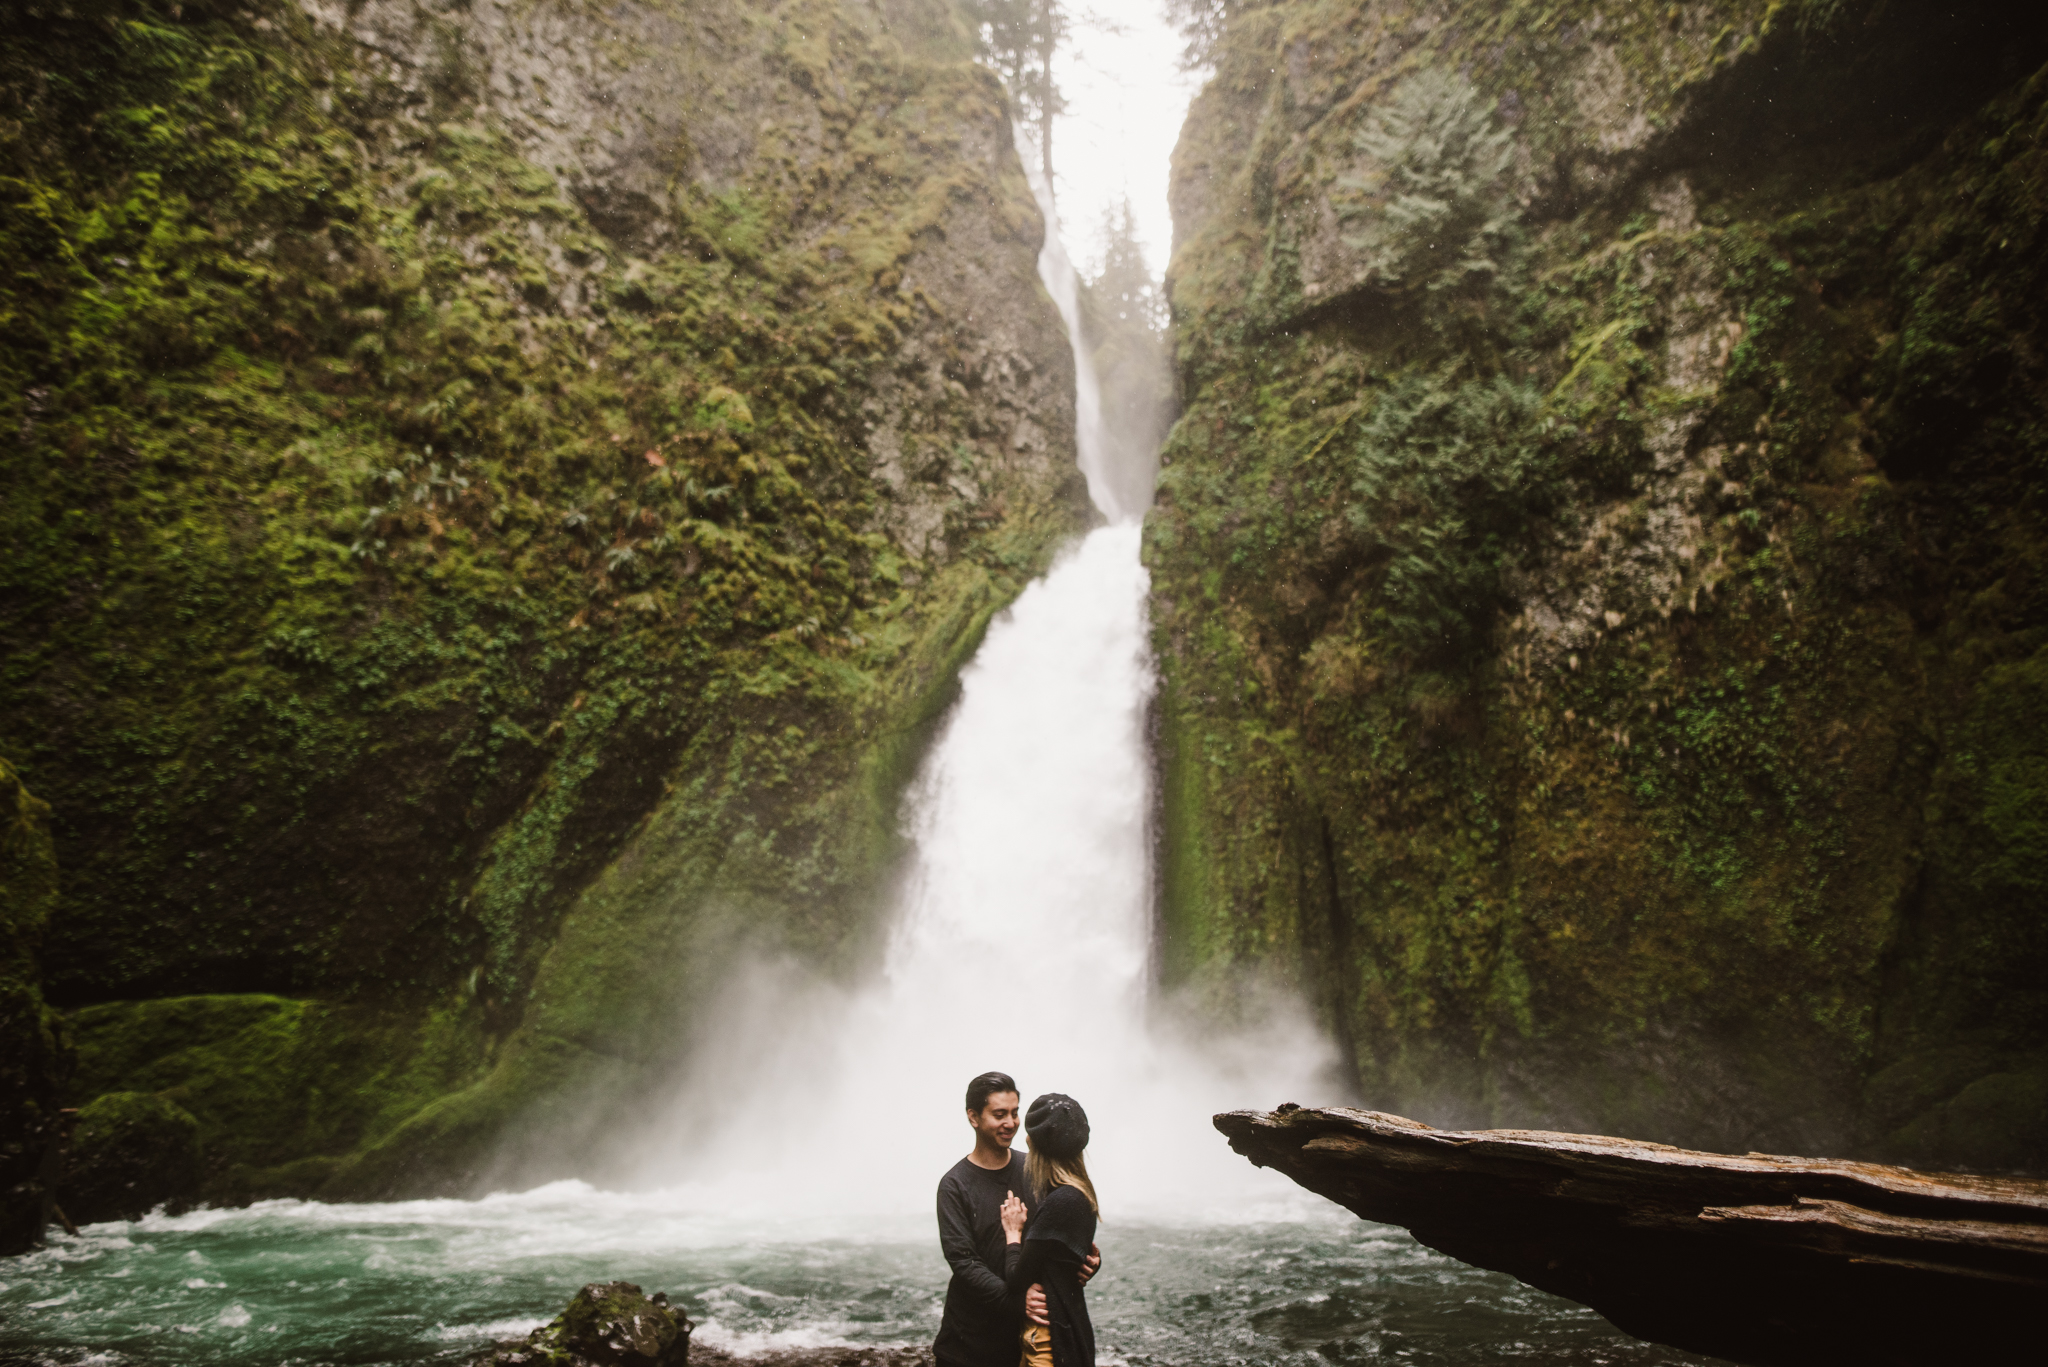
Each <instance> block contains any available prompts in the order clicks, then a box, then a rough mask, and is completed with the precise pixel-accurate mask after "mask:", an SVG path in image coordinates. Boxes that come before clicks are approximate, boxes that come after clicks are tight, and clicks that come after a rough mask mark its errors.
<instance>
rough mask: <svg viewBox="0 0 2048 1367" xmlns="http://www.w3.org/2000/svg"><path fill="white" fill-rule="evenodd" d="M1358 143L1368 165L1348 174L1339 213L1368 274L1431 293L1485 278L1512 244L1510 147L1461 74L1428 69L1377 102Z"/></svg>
mask: <svg viewBox="0 0 2048 1367" xmlns="http://www.w3.org/2000/svg"><path fill="white" fill-rule="evenodd" d="M1356 146H1357V148H1358V150H1359V151H1361V152H1363V153H1364V154H1365V155H1366V156H1367V157H1369V158H1370V159H1371V163H1372V166H1373V170H1372V171H1369V172H1368V173H1366V174H1364V175H1355V176H1344V177H1341V178H1340V179H1339V180H1338V182H1337V183H1338V185H1339V186H1340V187H1341V188H1342V189H1344V190H1348V191H1350V192H1351V197H1348V198H1346V197H1340V198H1339V200H1338V203H1337V215H1338V218H1339V219H1340V220H1342V221H1343V222H1345V223H1347V224H1354V223H1355V224H1358V225H1360V226H1359V227H1358V228H1357V230H1356V231H1355V232H1350V233H1347V234H1346V235H1345V237H1344V243H1345V245H1346V246H1348V247H1350V248H1352V249H1353V250H1354V251H1358V252H1361V253H1363V254H1364V255H1365V258H1366V264H1367V269H1368V271H1369V273H1370V277H1369V278H1371V279H1373V280H1375V281H1376V282H1378V283H1379V284H1381V285H1383V286H1386V287H1389V288H1394V289H1414V288H1421V289H1424V290H1427V291H1429V292H1431V293H1436V292H1439V291H1443V290H1448V289H1455V288H1457V287H1459V286H1462V285H1466V284H1471V283H1483V282H1485V281H1488V280H1491V279H1492V278H1493V277H1494V276H1495V275H1496V274H1498V273H1499V271H1500V268H1501V263H1502V262H1503V260H1504V259H1505V257H1506V254H1507V252H1508V251H1509V250H1510V249H1511V248H1512V245H1513V237H1514V232H1515V223H1516V211H1515V205H1514V201H1513V199H1512V198H1511V197H1510V195H1509V193H1508V177H1507V172H1508V167H1509V166H1510V165H1511V164H1512V163H1513V161H1514V157H1515V152H1514V144H1513V141H1512V139H1511V138H1510V137H1509V135H1508V132H1507V130H1506V129H1504V128H1500V127H1497V126H1496V123H1495V120H1494V116H1493V113H1492V110H1491V108H1490V106H1489V104H1488V102H1487V101H1486V100H1485V99H1484V98H1483V97H1482V96H1481V95H1480V93H1479V90H1478V88H1477V87H1475V86H1474V85H1473V84H1472V83H1471V82H1470V81H1468V80H1466V79H1464V78H1463V77H1462V76H1458V75H1456V74H1453V73H1450V72H1441V71H1424V72H1420V73H1418V74H1416V75H1414V76H1410V77H1409V78H1408V79H1407V80H1405V81H1403V82H1402V83H1401V84H1400V85H1399V86H1397V87H1395V89H1394V92H1393V94H1392V95H1391V96H1389V97H1388V99H1387V100H1386V102H1385V103H1383V104H1379V105H1376V106H1374V108H1373V109H1372V112H1371V113H1370V114H1369V115H1368V117H1367V120H1366V125H1365V127H1364V128H1363V129H1361V130H1360V131H1359V134H1358V137H1357V139H1356Z"/></svg>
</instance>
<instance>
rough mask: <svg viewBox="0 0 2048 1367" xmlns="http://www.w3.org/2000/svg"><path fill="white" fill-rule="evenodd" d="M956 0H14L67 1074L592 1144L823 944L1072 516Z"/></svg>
mask: <svg viewBox="0 0 2048 1367" xmlns="http://www.w3.org/2000/svg"><path fill="white" fill-rule="evenodd" d="M973 51H974V45H973V40H972V36H971V33H970V31H969V29H968V28H967V27H966V25H965V24H964V22H963V21H962V19H961V17H960V15H959V13H958V12H957V11H956V7H955V6H954V5H952V4H951V3H949V0H878V2H877V3H869V2H868V0H845V2H844V3H842V2H841V0H771V2H770V3H764V4H758V5H756V4H750V5H744V6H734V5H730V4H725V3H715V2H713V0H704V2H702V3H699V2H698V0H650V2H649V3H630V2H629V3H625V4H617V5H612V4H608V5H603V6H586V5H564V4H540V5H533V4H525V3H498V0H477V2H476V3H471V0H445V2H443V0H369V2H368V3H354V2H353V0H351V3H345V4H344V3H326V2H325V0H308V3H305V4H303V5H301V4H295V3H288V2H287V0H251V2H250V3H239V2H237V3H226V2H225V0H218V2H217V0H178V2H177V3H173V0H83V3H78V2H76V0H73V2H72V3H66V4H41V3H29V4H23V5H14V6H9V7H7V8H6V10H5V12H4V14H0V158H4V160H5V161H6V164H7V166H8V168H9V169H8V172H7V184H8V186H10V187H12V188H10V189H8V190H7V192H6V194H5V195H4V196H0V294H4V297H5V301H6V308H7V318H8V325H7V327H6V328H5V329H4V330H0V333H4V336H0V374H4V375H5V376H6V383H5V384H4V385H0V434H4V436H0V545H4V546H5V548H6V549H5V551H4V552H0V755H4V756H5V757H6V759H7V760H8V761H10V762H12V763H14V764H16V765H18V766H19V768H20V770H21V773H22V775H23V777H24V779H25V781H26V782H27V783H28V785H29V787H30V788H31V789H33V790H34V791H35V792H36V794H37V796H38V797H39V798H41V799H42V800H43V801H45V802H47V803H48V804H49V805H50V809H51V819H50V823H49V826H50V831H51V834H52V835H53V837H54V839H55V842H56V849H57V854H58V857H59V859H60V860H61V861H62V863H63V866H64V868H65V881H64V883H63V886H62V890H61V900H60V901H59V902H58V903H57V905H56V906H55V907H54V909H53V910H52V912H51V914H50V915H49V917H48V929H47V933H46V936H45V940H44V945H43V949H42V959H41V965H42V970H43V975H44V976H43V983H42V985H43V987H44V989H45V990H46V991H47V994H48V996H49V1000H50V1001H51V1002H53V1003H55V1004H57V1005H58V1006H60V1007H62V1008H64V1009H67V1010H71V1011H74V1012H78V1013H79V1025H80V1028H81V1031H82V1033H83V1034H84V1035H85V1036H86V1037H87V1038H88V1040H89V1043H88V1047H87V1054H88V1066H87V1067H86V1069H85V1070H84V1075H85V1076H89V1078H90V1081H89V1084H86V1083H81V1085H82V1086H89V1088H90V1090H86V1091H83V1092H82V1093H81V1094H79V1095H75V1096H73V1097H71V1098H70V1100H72V1101H74V1102H85V1101H90V1100H91V1099H92V1097H93V1096H94V1095H97V1094H98V1093H100V1092H117V1091H144V1092H162V1091H175V1092H176V1093H177V1094H178V1095H180V1096H182V1097H186V1098H188V1099H189V1107H190V1111H191V1114H192V1115H193V1116H194V1118H195V1119H196V1120H197V1121H198V1123H199V1125H200V1128H201V1132H202V1136H203V1138H204V1140H205V1151H206V1162H207V1165H208V1172H207V1178H206V1180H207V1184H208V1190H209V1192H212V1193H213V1194H215V1195H219V1196H223V1197H233V1198H241V1197H247V1196H251V1195H259V1194H263V1193H266V1192H292V1193H296V1194H311V1193H313V1192H316V1191H328V1192H331V1193H333V1194H342V1193H349V1194H389V1193H396V1192H402V1191H422V1190H429V1189H432V1190H457V1189H463V1188H465V1187H466V1186H467V1185H468V1184H471V1183H473V1182H478V1181H482V1180H484V1179H483V1178H482V1176H481V1174H482V1173H483V1172H484V1171H485V1169H486V1168H489V1167H491V1166H492V1165H493V1164H494V1163H495V1164H498V1165H499V1169H500V1171H499V1175H500V1176H501V1177H503V1178H504V1180H522V1178H524V1179H531V1178H535V1177H538V1176H540V1175H541V1174H543V1173H545V1172H559V1171H561V1170H563V1166H564V1165H565V1164H568V1163H570V1162H572V1161H573V1162H575V1163H577V1164H580V1165H582V1166H584V1167H588V1166H589V1165H590V1164H591V1163H592V1162H597V1163H598V1164H599V1165H600V1166H601V1162H602V1160H601V1157H600V1158H597V1159H593V1157H592V1155H593V1153H595V1152H597V1151H598V1150H600V1149H601V1148H602V1143H603V1141H604V1140H605V1139H606V1138H607V1137H609V1136H615V1135H617V1134H619V1133H620V1132H621V1129H622V1127H621V1125H620V1124H619V1123H618V1117H617V1116H616V1115H615V1114H613V1113H612V1111H611V1110H610V1109H609V1108H610V1107H611V1106H612V1105H613V1104H614V1102H616V1101H617V1100H618V1099H619V1098H621V1097H635V1096H638V1095H641V1094H643V1093H644V1092H645V1090H646V1089H647V1088H648V1087H650V1086H653V1085H656V1084H657V1082H658V1079H659V1072H660V1069H661V1068H663V1067H665V1066H666V1065H667V1064H668V1063H669V1061H670V1060H672V1059H673V1058H674V1057H675V1056H676V1055H677V1053H678V1052H687V1048H688V1039H689V1034H690V1031H691V1029H692V1028H693V1026H692V1022H693V1021H694V1020H696V1019H697V1015H696V1013H695V1012H696V1004H697V1000H698V997H699V996H700V995H701V994H702V993H704V992H707V991H709V990H712V989H714V988H715V987H716V986H717V984H719V983H720V982H721V981H723V980H725V978H726V976H727V974H728V970H729V968H730V966H731V964H732V962H733V959H734V957H735V956H736V955H739V954H742V953H746V952H758V953H760V954H762V955H764V956H768V957H774V958H788V959H791V960H794V961H796V962H800V963H803V964H807V965H809V966H811V967H813V968H815V969H816V970H817V971H819V972H828V973H829V972H835V971H842V970H844V969H845V968H846V967H847V966H848V965H849V964H850V963H851V962H852V961H853V960H854V958H856V957H857V956H858V955H859V954H860V953H861V952H862V949H863V946H864V945H865V944H866V943H867V942H866V940H865V938H864V936H865V933H866V931H867V930H868V928H869V927H870V925H871V922H872V917H873V913H874V912H875V909H876V908H877V906H878V905H880V900H881V896H882V894H881V892H880V889H881V888H882V887H883V886H884V885H885V883H886V879H887V876H888V873H889V870H890V868H891V866H892V861H893V860H894V858H895V857H896V855H897V853H898V845H899V837H898V831H897V826H896V819H895V818H896V801H897V797H898V794H899V793H900V791H901V788H902V786H903V784H904V783H905V782H906V781H907V780H908V778H909V776H910V773H911V772H912V768H913V765H914V763H915V759H916V756H917V755H918V753H919V751H920V749H921V746H922V744H923V742H924V738H925V737H926V736H927V735H928V734H929V732H930V729H931V727H932V726H933V725H935V723H936V719H937V718H938V717H939V716H940V715H941V714H942V713H943V711H944V709H945V706H946V705H947V703H948V701H949V700H950V698H951V696H952V694H951V689H952V687H953V680H954V677H955V673H956V671H957V669H958V667H959V666H960V664H961V663H962V662H963V661H964V660H965V658H966V657H967V656H968V654H969V653H971V651H972V649H973V647H974V645H975V643H976V641H977V640H978V639H979V635H980V632H981V630H982V629H983V627H984V625H985V624H986V622H987V621H988V619H989V617H990V616H991V615H992V614H993V613H995V612H996V611H998V610H1000V608H1001V607H1002V606H1003V605H1004V604H1006V603H1007V602H1008V601H1009V599H1010V598H1011V597H1012V596H1013V595H1014V594H1015V593H1016V592H1018V591H1019V590H1020V589H1021V587H1022V586H1023V584H1024V583H1026V582H1028V580H1029V578H1030V577H1031V575H1032V574H1033V573H1035V572H1036V570H1037V569H1038V568H1039V567H1040V566H1041V565H1043V564H1044V563H1045V562H1046V561H1047V559H1048V557H1049V556H1050V554H1051V552H1052V548H1053V547H1054V546H1055V545H1056V544H1057V543H1058V542H1059V541H1061V540H1062V539H1063V538H1064V537H1066V536H1067V535H1069V534H1071V533H1072V532H1074V531H1076V530H1078V529H1079V528H1081V527H1082V526H1084V525H1085V524H1086V522H1087V520H1088V517H1089V510H1088V507H1087V504H1086V501H1085V491H1084V490H1083V488H1082V485H1081V482H1080V479H1079V476H1078V474H1077V473H1076V471H1075V469H1074V456H1073V451H1072V436H1071V434H1072V421H1073V412H1072V397H1071V396H1072V363H1071V356H1070V352H1069V350H1068V344H1067V340H1066V338H1065V335H1064V333H1063V330H1062V328H1061V325H1060V322H1059V318H1058V315H1057V313H1056V312H1055V310H1054V309H1053V307H1052V304H1051V302H1050V300H1048V299H1047V298H1046V297H1045V295H1044V293H1043V291H1042V290H1041V288H1040V287H1039V284H1038V281H1037V277H1036V273H1035V259H1036V255H1037V251H1038V246H1039V244H1040V241H1041V240H1042V235H1043V225H1042V223H1041V222H1040V219H1039V216H1038V213H1037V210H1036V208H1035V206H1034V203H1033V201H1032V198H1031V195H1030V193H1029V190H1028V187H1027V186H1026V184H1025V181H1024V178H1023V175H1022V170H1021V167H1020V166H1019V164H1018V162H1017V159H1016V156H1015V152H1014V150H1013V146H1012V141H1011V133H1010V126H1009V120H1008V116H1007V112H1006V108H1005V102H1004V95H1003V92H1002V90H1001V88H1000V85H999V84H998V82H997V81H996V80H995V78H994V77H993V76H992V75H991V74H990V73H989V72H988V71H986V70H984V69H983V68H981V67H980V66H978V65H977V64H976V63H975V61H974V58H973ZM536 1113H539V1114H540V1115H541V1116H542V1117H543V1120H542V1122H541V1123H534V1124H529V1125H523V1126H516V1128H520V1129H522V1130H524V1131H526V1132H529V1133H533V1134H541V1133H545V1134H547V1135H550V1136H553V1137H554V1138H552V1139H551V1140H550V1146H549V1147H548V1148H547V1149H546V1150H545V1151H541V1150H522V1151H520V1152H518V1153H514V1154H509V1155H507V1154H504V1153H501V1152H500V1150H499V1147H498V1142H497V1141H498V1139H499V1137H500V1136H502V1135H503V1134H504V1133H505V1132H506V1130H507V1129H508V1128H515V1126H514V1122H515V1121H517V1120H520V1119H521V1118H526V1119H531V1118H532V1117H533V1116H534V1115H535V1114H536ZM14 1138H15V1136H13V1135H11V1134H10V1135H8V1136H5V1139H6V1141H7V1142H9V1143H12V1142H14Z"/></svg>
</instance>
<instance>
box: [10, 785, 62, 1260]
mask: <svg viewBox="0 0 2048 1367" xmlns="http://www.w3.org/2000/svg"><path fill="white" fill-rule="evenodd" d="M49 819H50V808H49V805H48V804H47V803H44V802H42V801H40V800H39V799H37V798H36V796H35V795H34V794H33V793H31V792H29V791H28V789H27V788H25V787H23V786H22V782H21V776H20V775H18V774H16V773H15V772H14V766H13V765H11V764H9V763H7V761H6V760H4V759H0V1256H4V1255H6V1254H10V1253H19V1252H21V1251H22V1250H23V1249H25V1248H27V1247H29V1246H30V1245H31V1244H33V1243H34V1242H35V1241H36V1239H37V1238H39V1237H40V1236H41V1234H42V1230H43V1224H44V1222H45V1221H46V1220H47V1219H48V1218H49V1204H50V1200H51V1197H52V1195H53V1191H52V1182H53V1180H54V1178H55V1175H56V1162H57V1158H58V1154H57V1148H58V1145H59V1143H60V1141H61V1138H62V1133H61V1121H60V1118H59V1109H60V1106H61V1103H62V1099H63V1094H64V1089H65V1086H66V1084H67V1083H68V1082H69V1081H70V1073H71V1067H72V1057H71V1048H70V1042H69V1040H68V1039H67V1038H66V1035H65V1031H64V1023H63V1021H62V1020H61V1019H60V1018H59V1017H58V1015H57V1013H56V1012H55V1011H54V1010H52V1009H51V1008H50V1004H49V1003H48V1002H47V1001H45V1000H44V999H43V970H42V960H41V951H42V947H43V935H44V933H45V932H46V931H47V930H48V929H49V924H50V916H51V914H52V913H53V912H54V911H55V910H56V905H57V857H56V854H55V852H54V851H53V850H52V849H51V844H50V830H49Z"/></svg>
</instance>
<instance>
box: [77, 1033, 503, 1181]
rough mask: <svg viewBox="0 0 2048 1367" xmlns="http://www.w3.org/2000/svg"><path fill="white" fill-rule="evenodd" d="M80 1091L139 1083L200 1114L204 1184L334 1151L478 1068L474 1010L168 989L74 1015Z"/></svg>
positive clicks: (383, 1127)
mask: <svg viewBox="0 0 2048 1367" xmlns="http://www.w3.org/2000/svg"><path fill="white" fill-rule="evenodd" d="M71 1028H72V1030H73V1032H74V1035H75V1037H76V1039H77V1040H78V1042H79V1070H78V1076H77V1078H76V1080H75V1082H74V1084H73V1086H74V1091H75V1093H76V1094H77V1095H79V1096H81V1097H89V1096H93V1095H97V1094H99V1093H101V1092H103V1091H113V1090H124V1091H148V1092H154V1093H160V1094H161V1095H163V1096H165V1097H167V1098H170V1099H171V1100H174V1101H176V1102H177V1103H178V1104H179V1105H180V1106H182V1107H184V1108H185V1109H186V1110H188V1111H190V1112H191V1113H192V1115H193V1116H194V1117H195V1119H196V1123H197V1124H198V1126H199V1137H200V1140H201V1142H202V1143H203V1145H204V1148H205V1151H206V1158H207V1184H208V1190H209V1193H211V1192H213V1191H215V1190H221V1189H229V1190H232V1189H236V1188H238V1187H240V1186H244V1185H247V1184H248V1183H249V1180H250V1179H249V1177H248V1175H247V1173H246V1172H244V1171H242V1170H244V1169H262V1168H270V1167H274V1166H276V1165H279V1164H283V1163H287V1162H292V1161H296V1160H298V1159H301V1158H305V1157H325V1158H329V1159H335V1158H339V1157H342V1156H345V1155H347V1154H348V1153H350V1152H352V1151H354V1150H355V1149H357V1148H359V1147H360V1146H362V1145H363V1144H365V1143H368V1142H372V1141H374V1140H376V1139H378V1138H381V1137H382V1136H384V1135H385V1134H388V1133H389V1132H390V1131H391V1130H392V1129H394V1128H395V1127H396V1126H397V1125H398V1124H399V1123H401V1122H402V1121H403V1120H404V1119H405V1118H406V1117H408V1116H410V1115H412V1114H413V1113H414V1112H416V1111H418V1110H419V1109H420V1108H422V1107H423V1106H425V1105H427V1104H428V1103H429V1102H431V1101H432V1100H433V1099H434V1098H435V1097H437V1096H439V1095H442V1094H443V1093H445V1092H447V1091H448V1090H450V1089H451V1088H454V1087H459V1086H461V1085H463V1084H464V1083H466V1082H467V1081H468V1080H469V1079H470V1078H471V1077H473V1076H475V1075H476V1073H477V1071H478V1070H479V1069H480V1067H481V1066H482V1064H483V1061H484V1058H485V1044H484V1037H483V1029H482V1019H481V1012H480V1010H478V1009H476V1008H472V1009H471V1010H469V1011H468V1012H466V1013H464V1012H457V1013H452V1014H439V1013H437V1014H433V1015H428V1016H425V1018H422V1013H420V1012H417V1011H404V1010H391V1009H386V1010H374V1009H370V1008H366V1007H361V1006H350V1005H340V1004H335V1003H327V1002H318V1001H306V1000H291V999H286V998H281V997H270V996H254V995H244V996H214V997H173V998H161V999H156V1000H151V1001H142V1002H114V1003H108V1004H105V1005H101V1006H92V1007H87V1008H85V1009H83V1010H81V1011H78V1012H75V1013H73V1014H72V1017H71Z"/></svg>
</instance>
